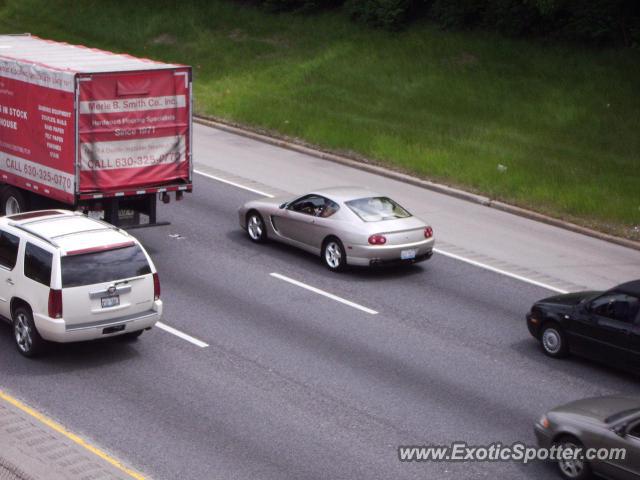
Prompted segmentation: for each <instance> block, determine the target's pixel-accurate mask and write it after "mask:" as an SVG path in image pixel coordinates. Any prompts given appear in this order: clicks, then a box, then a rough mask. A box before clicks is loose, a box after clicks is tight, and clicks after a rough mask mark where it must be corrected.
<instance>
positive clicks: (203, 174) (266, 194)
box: [193, 168, 274, 198]
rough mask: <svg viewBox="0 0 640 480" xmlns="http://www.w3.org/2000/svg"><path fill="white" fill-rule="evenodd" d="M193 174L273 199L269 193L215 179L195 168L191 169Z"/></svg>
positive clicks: (213, 176)
mask: <svg viewBox="0 0 640 480" xmlns="http://www.w3.org/2000/svg"><path fill="white" fill-rule="evenodd" d="M193 172H194V173H197V174H198V175H202V176H203V177H207V178H211V179H212V180H217V181H218V182H222V183H226V184H227V185H232V186H234V187H237V188H242V189H243V190H248V191H250V192H253V193H257V194H258V195H262V196H263V197H269V198H273V197H274V196H273V195H271V194H269V193H265V192H263V191H260V190H256V189H255V188H251V187H246V186H244V185H240V184H239V183H235V182H231V181H229V180H225V179H224V178H220V177H216V176H215V175H211V174H210V173H204V172H203V171H201V170H196V169H195V168H194V169H193Z"/></svg>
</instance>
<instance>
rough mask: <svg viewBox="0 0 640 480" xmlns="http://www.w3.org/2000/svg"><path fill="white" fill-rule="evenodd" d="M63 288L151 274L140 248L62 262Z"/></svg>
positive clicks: (77, 256)
mask: <svg viewBox="0 0 640 480" xmlns="http://www.w3.org/2000/svg"><path fill="white" fill-rule="evenodd" d="M61 263H62V287H63V288H69V287H80V286H82V285H93V284H95V283H105V282H113V281H115V280H123V279H125V278H131V277H138V276H140V275H146V274H149V273H151V267H150V266H149V262H147V257H146V256H145V254H144V252H143V251H142V249H141V248H140V247H139V246H138V245H132V246H130V247H125V248H118V249H116V250H106V251H102V252H94V253H84V254H81V255H69V256H66V257H62V258H61Z"/></svg>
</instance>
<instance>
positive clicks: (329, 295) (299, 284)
mask: <svg viewBox="0 0 640 480" xmlns="http://www.w3.org/2000/svg"><path fill="white" fill-rule="evenodd" d="M270 275H271V276H272V277H274V278H277V279H279V280H283V281H285V282H288V283H290V284H292V285H296V286H297V287H301V288H304V289H306V290H309V291H311V292H313V293H317V294H318V295H322V296H323V297H327V298H330V299H331V300H335V301H336V302H340V303H343V304H345V305H348V306H350V307H353V308H356V309H358V310H360V311H362V312H365V313H368V314H370V315H377V314H378V312H376V311H375V310H372V309H370V308H367V307H363V306H362V305H360V304H358V303H355V302H352V301H350V300H347V299H344V298H342V297H338V296H337V295H334V294H333V293H329V292H325V291H324V290H320V289H319V288H316V287H312V286H311V285H307V284H306V283H302V282H299V281H298V280H294V279H293V278H289V277H285V276H284V275H280V274H279V273H271V274H270Z"/></svg>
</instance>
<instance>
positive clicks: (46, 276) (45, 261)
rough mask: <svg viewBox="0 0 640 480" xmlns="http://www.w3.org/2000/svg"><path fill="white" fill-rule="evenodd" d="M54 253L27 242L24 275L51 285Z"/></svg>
mask: <svg viewBox="0 0 640 480" xmlns="http://www.w3.org/2000/svg"><path fill="white" fill-rule="evenodd" d="M52 263H53V255H52V254H51V253H49V252H47V251H46V250H44V249H42V248H40V247H36V246H35V245H32V244H31V243H29V242H27V247H26V248H25V252H24V275H25V276H26V277H29V278H30V279H31V280H35V281H36V282H39V283H42V284H43V285H46V286H47V287H48V286H49V285H51V264H52Z"/></svg>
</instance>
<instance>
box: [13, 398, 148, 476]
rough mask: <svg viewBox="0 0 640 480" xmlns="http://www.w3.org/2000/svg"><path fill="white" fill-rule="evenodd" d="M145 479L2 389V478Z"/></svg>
mask: <svg viewBox="0 0 640 480" xmlns="http://www.w3.org/2000/svg"><path fill="white" fill-rule="evenodd" d="M87 478H91V479H93V480H100V479H117V480H120V479H128V480H131V479H132V478H134V479H137V480H143V479H144V477H143V476H142V475H140V474H138V473H137V472H134V471H133V470H130V469H128V468H127V467H124V466H123V465H122V464H121V463H120V462H119V461H117V460H115V459H114V458H113V457H111V456H109V455H107V454H106V453H104V452H103V451H102V450H100V449H98V448H96V447H94V446H92V445H90V444H89V443H88V442H86V441H84V440H82V439H81V438H80V437H78V436H77V435H75V434H72V433H71V432H69V431H68V430H66V429H65V428H64V427H62V426H60V425H59V424H57V423H56V422H54V421H53V420H50V419H48V418H47V417H45V416H44V415H42V414H41V413H39V412H37V411H35V410H34V409H32V408H31V407H28V406H26V405H25V404H23V403H22V402H20V401H19V400H17V399H15V398H14V397H12V396H10V395H9V394H7V393H5V392H3V391H1V390H0V479H2V480H5V479H7V480H76V479H77V480H80V479H87Z"/></svg>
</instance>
